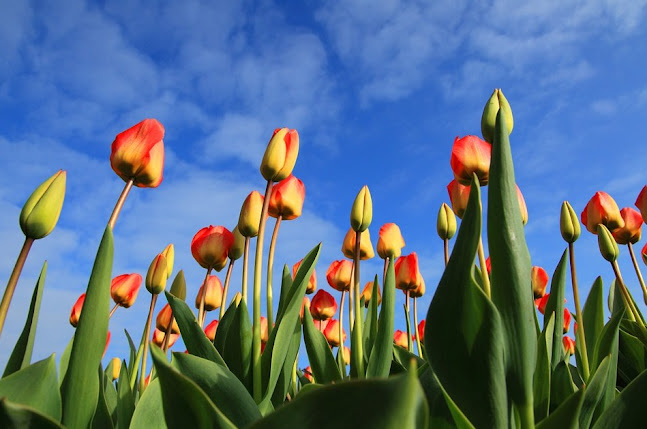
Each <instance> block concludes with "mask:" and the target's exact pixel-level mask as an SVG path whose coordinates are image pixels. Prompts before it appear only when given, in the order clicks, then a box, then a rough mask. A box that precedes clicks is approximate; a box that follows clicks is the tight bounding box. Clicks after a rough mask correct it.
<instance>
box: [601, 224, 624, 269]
mask: <svg viewBox="0 0 647 429" xmlns="http://www.w3.org/2000/svg"><path fill="white" fill-rule="evenodd" d="M598 246H599V247H600V254H602V257H603V258H604V259H606V260H607V261H609V262H613V261H615V260H616V259H618V255H620V249H619V248H618V243H616V241H615V240H614V239H613V235H612V234H611V232H610V231H609V229H608V228H607V227H606V226H604V225H602V224H598Z"/></svg>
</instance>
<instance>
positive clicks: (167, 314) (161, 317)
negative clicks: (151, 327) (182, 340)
mask: <svg viewBox="0 0 647 429" xmlns="http://www.w3.org/2000/svg"><path fill="white" fill-rule="evenodd" d="M172 316H173V310H171V306H170V305H168V304H166V305H165V306H164V307H162V309H161V310H160V312H159V313H157V319H155V326H156V327H157V329H159V330H160V331H162V332H166V327H167V326H168V324H169V322H170V321H171V317H172ZM171 333H172V334H179V333H180V327H179V326H178V325H177V321H176V320H175V319H173V325H171Z"/></svg>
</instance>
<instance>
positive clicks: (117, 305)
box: [108, 304, 119, 319]
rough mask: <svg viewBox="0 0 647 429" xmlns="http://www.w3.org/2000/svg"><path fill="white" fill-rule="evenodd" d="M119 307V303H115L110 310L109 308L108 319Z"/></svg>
mask: <svg viewBox="0 0 647 429" xmlns="http://www.w3.org/2000/svg"><path fill="white" fill-rule="evenodd" d="M118 308H119V304H115V306H114V307H112V310H110V314H109V315H108V319H110V318H111V317H112V315H113V314H115V311H117V309H118Z"/></svg>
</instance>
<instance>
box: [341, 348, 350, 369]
mask: <svg viewBox="0 0 647 429" xmlns="http://www.w3.org/2000/svg"><path fill="white" fill-rule="evenodd" d="M342 351H343V353H344V363H345V364H346V365H350V349H349V348H348V347H346V346H344V347H343V348H342Z"/></svg>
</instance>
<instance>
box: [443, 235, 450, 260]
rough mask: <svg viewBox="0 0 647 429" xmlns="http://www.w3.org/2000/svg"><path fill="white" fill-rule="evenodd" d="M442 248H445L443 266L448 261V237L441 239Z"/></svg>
mask: <svg viewBox="0 0 647 429" xmlns="http://www.w3.org/2000/svg"><path fill="white" fill-rule="evenodd" d="M443 244H444V246H443V247H444V249H445V266H447V264H448V263H449V239H447V238H445V239H443Z"/></svg>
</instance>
